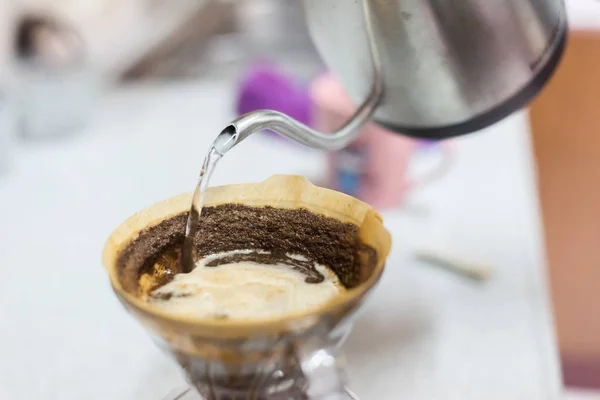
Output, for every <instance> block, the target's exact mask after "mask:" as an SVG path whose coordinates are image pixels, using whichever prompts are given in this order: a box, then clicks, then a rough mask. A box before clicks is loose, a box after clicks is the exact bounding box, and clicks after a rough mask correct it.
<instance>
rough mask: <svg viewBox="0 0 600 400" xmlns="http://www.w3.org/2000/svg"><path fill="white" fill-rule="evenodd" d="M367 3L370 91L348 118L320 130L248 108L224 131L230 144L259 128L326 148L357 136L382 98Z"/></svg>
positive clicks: (284, 116)
mask: <svg viewBox="0 0 600 400" xmlns="http://www.w3.org/2000/svg"><path fill="white" fill-rule="evenodd" d="M368 3H369V2H364V4H363V8H364V13H365V24H366V28H367V29H366V31H367V36H368V40H369V47H370V52H371V58H372V61H373V82H372V87H371V91H370V93H369V95H368V96H367V98H366V99H365V100H364V101H363V103H362V104H361V105H360V107H358V109H357V110H356V112H355V113H354V114H353V115H352V116H351V117H350V118H349V119H348V121H346V122H345V124H344V125H343V126H342V127H341V128H340V129H338V130H337V131H336V132H333V133H322V132H319V131H316V130H314V129H312V128H310V127H308V126H306V125H305V124H303V123H302V122H300V121H298V120H296V119H294V118H292V117H290V116H288V115H286V114H283V113H281V112H278V111H273V110H256V111H251V112H249V113H246V114H244V115H241V116H239V117H238V118H236V119H234V120H233V121H232V122H231V123H230V124H229V125H228V126H227V127H226V128H225V130H226V131H229V132H231V133H232V134H233V137H232V139H233V140H234V143H233V145H237V144H238V143H239V142H241V141H242V140H244V139H245V138H247V137H248V136H250V135H251V134H253V133H255V132H258V131H262V130H270V131H272V132H276V133H278V134H280V135H283V136H286V137H287V138H289V139H291V140H294V141H296V142H298V143H300V144H303V145H305V146H308V147H312V148H316V149H320V150H328V151H332V150H339V149H342V148H344V147H346V145H348V144H349V143H350V142H351V141H353V140H354V139H355V138H356V136H357V135H358V133H359V131H360V127H361V126H362V125H363V124H364V123H365V122H367V121H368V120H370V119H371V116H372V115H373V113H374V112H375V110H376V109H377V107H378V106H379V103H380V102H381V100H382V98H383V79H382V74H381V62H380V59H379V53H378V50H377V46H376V44H375V40H374V35H373V27H372V23H371V13H370V8H369V4H368Z"/></svg>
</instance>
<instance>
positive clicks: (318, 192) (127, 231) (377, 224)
mask: <svg viewBox="0 0 600 400" xmlns="http://www.w3.org/2000/svg"><path fill="white" fill-rule="evenodd" d="M191 198H192V195H191V194H183V195H179V196H175V197H172V198H170V199H167V200H164V201H162V202H159V203H157V204H154V205H152V206H150V207H148V208H146V209H144V210H142V211H140V212H138V213H136V214H135V215H133V216H132V217H130V218H129V219H127V220H126V221H125V222H124V223H123V224H121V225H120V226H119V227H118V228H117V229H116V230H115V231H114V232H113V233H112V234H111V235H110V237H109V239H108V241H107V243H106V246H105V248H104V253H103V263H104V265H105V267H106V268H107V270H108V273H109V275H110V281H111V284H112V286H113V288H114V290H115V292H116V293H117V295H118V296H119V297H120V298H121V299H122V300H124V304H125V305H126V306H127V308H129V309H130V311H134V312H136V314H138V316H139V317H142V319H146V318H147V317H150V318H151V319H153V318H154V317H158V318H162V319H169V320H172V322H174V323H175V322H177V323H189V322H190V321H181V320H179V321H177V317H173V316H170V315H161V314H160V312H159V311H157V310H155V309H152V308H151V307H150V306H148V305H147V304H146V303H145V302H144V301H142V300H141V299H139V298H137V297H136V296H134V295H132V294H130V293H127V292H126V291H125V290H124V289H123V287H122V285H121V282H120V281H119V273H118V272H119V271H118V259H119V255H120V254H121V252H122V251H123V250H124V249H125V248H126V247H127V246H128V245H129V244H130V243H131V242H132V241H133V240H135V239H136V237H137V236H138V235H139V233H140V232H141V231H143V230H144V229H147V228H150V227H153V226H156V225H158V224H159V223H161V222H162V221H164V220H166V219H169V218H171V217H175V216H177V215H181V214H182V213H186V212H188V211H189V207H190V204H191ZM228 203H237V204H243V205H247V206H252V207H261V206H272V207H276V208H284V209H294V208H305V209H307V210H309V211H311V212H312V213H314V214H319V215H323V216H327V217H331V218H335V219H337V220H339V221H342V222H345V223H352V224H355V225H357V226H358V227H359V237H360V239H361V241H362V242H363V243H364V244H366V245H368V246H370V247H372V248H373V249H374V250H375V252H376V253H377V263H376V266H375V271H374V272H373V273H372V274H371V276H370V277H369V278H368V279H367V281H366V282H364V283H362V284H360V285H359V286H358V287H356V288H353V289H350V290H348V291H346V292H345V293H344V295H342V296H340V299H339V301H338V300H336V301H334V302H335V303H344V302H348V301H350V300H352V299H351V298H356V297H360V296H361V295H362V294H364V292H366V291H367V290H368V289H369V288H370V287H371V286H373V284H374V283H375V282H376V281H377V280H378V278H379V276H380V275H381V272H382V270H383V266H384V263H385V260H386V258H387V256H388V253H389V251H390V247H391V238H390V235H389V233H388V231H387V230H386V229H385V228H384V226H383V222H382V219H381V216H380V215H379V213H377V212H376V211H375V210H374V209H373V208H372V207H371V206H369V205H368V204H366V203H363V202H361V201H359V200H357V199H355V198H353V197H351V196H348V195H345V194H343V193H340V192H336V191H333V190H329V189H324V188H319V187H316V186H314V185H313V184H311V183H310V182H309V181H308V180H307V179H306V178H304V177H301V176H292V175H275V176H272V177H270V178H269V179H267V180H265V181H263V182H260V183H251V184H237V185H226V186H218V187H212V188H210V189H209V190H208V193H207V198H206V202H205V206H206V207H210V206H218V205H221V204H228ZM337 305H340V304H337ZM331 306H332V307H334V306H335V304H332V305H331ZM132 307H133V309H132ZM140 312H141V315H140ZM142 322H143V321H142ZM154 322H157V321H154ZM195 325H203V326H204V327H205V328H207V325H211V326H213V327H214V328H217V327H218V326H219V325H227V326H231V325H235V321H210V322H208V321H196V323H195ZM244 327H247V328H249V329H252V327H248V326H244ZM255 328H256V327H255ZM244 330H245V329H244ZM221 333H222V332H221Z"/></svg>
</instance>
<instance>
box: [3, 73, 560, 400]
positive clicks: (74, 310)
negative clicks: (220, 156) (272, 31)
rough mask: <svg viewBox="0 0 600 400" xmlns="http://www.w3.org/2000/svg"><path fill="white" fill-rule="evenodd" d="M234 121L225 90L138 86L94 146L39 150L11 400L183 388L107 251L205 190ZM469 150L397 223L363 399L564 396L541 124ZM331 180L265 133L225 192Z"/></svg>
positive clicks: (13, 263)
mask: <svg viewBox="0 0 600 400" xmlns="http://www.w3.org/2000/svg"><path fill="white" fill-rule="evenodd" d="M230 108H231V90H230V88H229V87H228V86H224V85H223V84H218V83H215V84H210V85H209V84H204V85H197V86H181V87H177V86H172V87H169V88H162V89H160V88H154V89H152V88H141V89H137V90H132V89H128V90H123V91H120V92H117V93H115V94H114V95H111V96H110V97H109V98H108V101H107V103H106V105H105V107H103V108H102V109H101V110H102V111H101V112H100V115H98V118H97V119H96V120H95V121H94V123H93V124H91V126H90V127H89V128H88V129H87V130H86V132H85V133H84V134H81V135H78V136H74V137H71V138H63V139H60V140H57V141H54V142H51V143H35V144H29V145H26V146H21V148H20V151H19V154H17V155H16V160H15V163H14V164H13V166H12V169H11V170H10V172H9V173H8V174H6V175H4V176H0V221H1V223H0V237H1V239H2V241H1V243H2V244H1V248H0V399H9V400H13V399H15V400H20V399H57V400H58V399H60V400H81V399H86V400H106V399H111V400H130V399H135V400H137V399H144V400H145V399H148V400H154V399H156V400H159V399H161V398H162V396H164V395H165V394H166V393H168V392H169V391H171V390H172V389H173V388H175V387H177V386H178V385H181V384H182V382H183V379H182V377H181V374H180V372H179V370H178V367H176V366H175V364H174V363H172V362H171V361H170V360H169V359H168V358H166V356H164V355H163V354H162V353H161V352H160V351H159V350H158V349H157V348H156V347H155V346H154V344H153V343H152V342H151V340H150V338H149V337H148V335H146V333H145V332H144V331H143V329H142V328H141V327H140V326H139V325H138V323H137V322H136V321H134V320H133V319H132V318H130V317H129V316H128V315H127V314H126V312H125V311H124V310H123V308H122V307H121V305H120V304H119V303H118V302H117V300H116V298H115V297H114V296H113V294H112V292H111V289H110V287H109V284H108V279H107V276H106V274H105V272H104V269H103V267H102V265H101V261H100V253H101V250H102V247H103V245H104V241H105V239H106V238H107V237H108V235H109V233H110V232H111V231H112V230H113V229H114V228H115V227H116V226H117V225H118V224H119V223H120V222H121V221H123V220H124V219H125V218H126V217H128V216H129V215H130V214H132V213H134V212H135V211H137V210H139V209H141V208H142V207H144V206H147V205H149V204H151V203H153V202H155V201H158V200H161V199H163V198H166V197H169V196H171V195H174V194H176V193H180V192H184V191H188V190H191V189H192V185H193V184H194V182H195V180H196V175H197V173H198V169H199V166H200V163H201V161H202V157H203V155H204V152H205V151H206V149H207V146H208V145H209V143H210V142H211V141H212V139H213V138H214V137H215V135H216V134H217V132H219V131H220V129H221V128H222V127H223V126H225V124H227V123H228V121H229V120H230V118H231V117H232V115H231V114H230V113H229V110H230ZM457 147H458V153H459V158H458V163H457V165H456V166H455V168H454V169H453V171H452V172H451V173H450V174H449V175H448V176H447V177H446V178H445V179H444V180H443V181H440V182H439V183H437V184H435V185H432V186H430V187H429V188H426V189H424V190H422V191H421V192H419V193H415V195H414V196H413V197H412V198H411V199H410V204H412V205H413V207H409V208H407V209H405V210H398V211H390V212H385V213H384V218H385V221H386V225H387V226H388V228H389V229H390V231H391V232H392V235H393V240H394V246H393V250H392V253H391V255H390V258H389V261H388V264H387V270H386V273H385V274H384V277H383V281H382V283H381V284H380V286H379V287H378V288H377V290H376V292H375V294H374V296H373V297H372V300H371V302H370V303H369V304H368V306H367V309H366V310H365V312H364V313H363V315H362V316H361V318H360V319H359V322H358V324H357V326H356V329H355V331H354V332H353V334H352V335H351V337H350V339H349V341H348V342H347V344H346V352H347V355H348V358H349V361H350V377H351V382H352V388H353V389H354V390H355V391H356V392H357V393H358V394H359V395H360V396H361V398H362V399H363V400H386V399H411V400H415V399H416V400H420V399H423V400H429V399H444V400H452V399H457V400H458V399H460V400H484V399H485V400H495V399H498V400H509V399H523V400H553V399H558V398H560V386H561V385H560V379H559V372H558V363H557V352H556V347H555V342H554V336H553V331H552V318H551V315H550V308H549V301H548V297H547V291H546V282H545V279H546V277H545V269H544V263H543V257H542V256H541V254H542V252H541V250H540V234H539V220H538V215H537V203H536V200H535V186H534V176H533V173H532V157H531V154H530V145H529V139H528V135H527V124H526V119H525V117H524V116H523V115H517V116H514V117H512V118H509V119H507V120H506V121H504V122H503V123H501V124H499V125H497V126H495V127H493V128H491V129H489V130H488V132H486V133H482V134H479V135H474V136H470V137H465V138H462V139H460V140H458V141H457ZM269 149H272V150H273V152H272V154H271V155H270V156H269V157H259V156H257V152H258V151H259V150H260V151H265V150H269ZM322 168H323V158H322V155H321V154H320V153H318V152H313V151H310V150H305V149H299V148H296V147H293V146H286V145H283V144H282V143H279V142H277V141H275V142H274V141H272V140H270V139H266V138H264V137H258V136H257V137H255V138H250V139H249V140H248V141H246V142H244V144H243V145H241V146H240V147H239V148H237V149H235V150H233V151H232V152H231V153H230V154H228V155H227V157H226V158H225V159H224V160H223V162H222V163H221V168H220V169H219V170H218V171H217V172H216V175H215V179H214V182H215V184H221V183H234V182H249V181H257V180H262V179H264V178H266V177H268V176H269V175H271V174H275V173H294V174H302V175H307V176H308V177H309V178H312V177H317V176H318V174H319V171H322ZM415 205H417V206H419V207H421V208H423V207H427V209H428V210H429V212H428V215H420V214H419V213H416V212H415V209H416V206H415ZM411 210H412V211H411ZM419 243H421V244H422V243H426V244H428V245H430V246H435V247H439V248H442V249H446V250H449V251H452V252H454V253H456V254H457V255H460V256H466V257H470V258H473V259H475V260H478V261H480V262H485V263H488V264H490V265H492V266H494V268H496V270H497V273H496V275H495V276H494V278H493V279H492V280H491V281H489V282H488V283H486V284H476V283H473V282H470V281H466V280H463V279H462V278H459V277H456V276H454V275H451V274H449V273H447V272H444V271H441V270H438V269H436V268H431V267H429V266H425V265H422V264H419V263H418V262H416V261H414V260H413V259H412V256H411V252H410V250H411V248H412V246H413V245H416V244H419Z"/></svg>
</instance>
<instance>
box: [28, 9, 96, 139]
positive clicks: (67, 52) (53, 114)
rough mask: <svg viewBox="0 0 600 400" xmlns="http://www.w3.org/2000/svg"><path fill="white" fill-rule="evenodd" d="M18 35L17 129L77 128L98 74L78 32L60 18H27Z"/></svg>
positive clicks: (57, 132) (35, 133)
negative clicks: (58, 19)
mask: <svg viewBox="0 0 600 400" xmlns="http://www.w3.org/2000/svg"><path fill="white" fill-rule="evenodd" d="M17 41H18V43H17V50H18V61H17V79H18V86H19V87H18V89H19V90H18V92H19V114H20V118H21V121H20V122H21V126H20V128H21V129H22V131H21V133H22V135H23V136H25V137H29V138H47V137H55V136H61V135H65V134H69V133H73V132H75V131H77V130H78V129H80V128H82V127H83V126H84V125H85V123H86V122H87V121H88V120H89V119H90V117H91V114H92V112H93V110H94V105H95V102H96V99H97V97H98V91H99V82H100V80H99V79H98V76H97V75H96V74H94V72H93V70H92V69H91V68H90V66H89V65H88V63H87V62H86V57H85V48H84V43H83V42H82V40H81V39H80V37H79V36H78V35H77V33H76V32H74V31H73V30H71V29H70V28H69V27H68V26H67V25H64V24H62V23H59V22H56V21H51V20H48V19H45V18H28V19H26V20H24V21H23V22H22V23H21V25H20V27H19V32H18V37H17Z"/></svg>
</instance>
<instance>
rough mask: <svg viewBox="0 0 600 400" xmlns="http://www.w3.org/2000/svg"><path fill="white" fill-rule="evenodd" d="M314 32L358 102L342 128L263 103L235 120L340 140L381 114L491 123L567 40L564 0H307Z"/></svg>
mask: <svg viewBox="0 0 600 400" xmlns="http://www.w3.org/2000/svg"><path fill="white" fill-rule="evenodd" d="M304 5H305V10H306V17H307V23H308V26H309V29H310V31H311V35H312V38H313V41H314V42H315V44H316V47H317V49H318V50H319V52H320V54H321V56H322V57H323V58H324V60H325V62H326V63H327V65H328V66H329V67H330V69H331V70H332V72H333V73H334V74H335V75H336V76H337V77H338V78H339V79H340V80H341V82H342V84H343V85H344V87H345V88H346V91H347V92H348V94H349V95H350V96H351V97H352V98H353V100H354V101H355V102H356V104H361V106H360V107H359V108H358V111H357V112H356V114H355V115H354V117H353V118H351V119H350V120H349V121H348V123H347V124H346V125H345V126H344V127H342V128H341V129H340V130H339V131H338V132H335V133H333V134H323V133H320V132H316V131H314V130H312V129H310V128H308V127H306V126H304V125H302V124H300V123H298V122H297V121H295V120H293V119H291V118H289V117H288V116H286V115H283V114H281V113H277V112H274V111H269V110H263V111H255V112H252V113H250V114H246V115H244V116H242V117H240V118H238V119H237V120H235V121H233V123H232V124H231V125H230V126H229V127H228V128H227V129H228V132H229V133H230V134H231V133H235V136H236V139H237V140H241V139H243V138H245V137H246V136H248V135H249V134H251V133H252V132H254V131H256V130H261V129H264V128H268V129H271V130H273V131H277V132H279V133H281V134H283V135H285V136H288V137H290V138H292V139H294V140H296V141H299V142H301V143H303V144H306V145H309V146H312V147H316V148H321V149H328V150H332V149H338V148H341V147H344V146H345V145H346V144H347V143H349V142H350V141H351V140H352V139H353V138H354V136H355V135H356V133H357V131H358V127H360V125H361V124H362V123H364V122H365V121H366V120H368V119H370V118H371V117H373V118H374V119H375V121H376V122H378V123H379V124H381V125H384V126H385V127H386V128H388V129H390V130H392V131H396V132H398V133H403V134H407V135H411V136H415V137H421V138H432V139H442V138H447V137H451V136H456V135H461V134H465V133H469V132H473V131H476V130H479V129H481V128H484V127H486V126H488V125H491V124H493V123H495V122H497V121H498V120H500V119H502V118H504V117H506V116H507V115H509V114H511V113H512V112H514V111H516V110H518V109H519V108H521V107H523V106H524V105H526V104H527V103H528V102H529V101H530V100H531V99H532V98H533V96H534V95H535V94H536V93H537V92H538V91H539V90H540V88H541V87H542V86H543V85H544V84H545V83H546V81H547V80H548V79H549V78H550V76H551V75H552V73H553V71H554V69H555V68H556V66H557V64H558V62H559V60H560V58H561V55H562V52H563V49H564V45H565V41H566V34H567V21H566V11H565V7H564V4H563V0H304Z"/></svg>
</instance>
